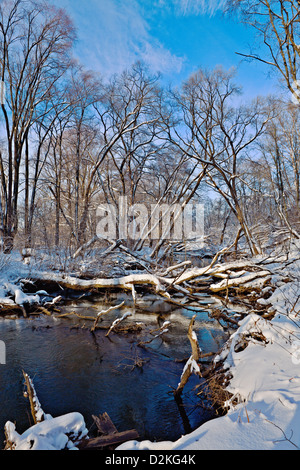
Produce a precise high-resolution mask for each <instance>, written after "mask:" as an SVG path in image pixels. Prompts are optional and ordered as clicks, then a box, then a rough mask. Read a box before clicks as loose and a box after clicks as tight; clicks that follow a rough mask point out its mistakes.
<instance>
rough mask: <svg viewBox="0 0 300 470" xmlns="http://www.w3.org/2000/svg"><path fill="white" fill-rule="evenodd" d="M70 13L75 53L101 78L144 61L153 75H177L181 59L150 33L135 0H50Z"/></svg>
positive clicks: (182, 61)
mask: <svg viewBox="0 0 300 470" xmlns="http://www.w3.org/2000/svg"><path fill="white" fill-rule="evenodd" d="M54 1H56V2H57V3H58V4H59V5H60V6H63V7H65V8H66V10H67V11H68V12H69V13H71V16H72V17H73V19H74V22H75V24H76V26H77V28H78V38H79V43H78V47H77V53H78V55H80V59H81V61H82V62H83V63H84V65H85V66H87V67H89V68H91V69H94V70H95V69H96V70H99V71H101V73H102V75H103V76H107V77H108V76H110V75H111V74H113V73H119V72H122V71H123V70H124V69H125V68H127V67H129V66H130V65H132V64H133V63H134V62H136V61H138V60H141V61H144V62H145V63H146V64H147V65H148V66H149V67H150V69H151V70H152V71H153V72H158V71H160V72H162V73H179V72H180V71H181V69H182V67H183V63H184V60H185V59H184V58H183V57H179V56H176V55H175V54H172V52H171V51H170V50H168V49H167V48H166V47H165V46H164V45H163V44H162V43H161V42H160V41H159V39H158V38H155V37H153V35H152V34H151V31H150V28H149V24H148V22H147V20H146V19H145V18H144V16H143V14H142V10H141V4H140V2H139V1H137V0H130V1H124V0H105V1H104V0H101V1H99V0H89V1H88V2H84V1H81V0H62V1H61V0H60V1H58V0H54Z"/></svg>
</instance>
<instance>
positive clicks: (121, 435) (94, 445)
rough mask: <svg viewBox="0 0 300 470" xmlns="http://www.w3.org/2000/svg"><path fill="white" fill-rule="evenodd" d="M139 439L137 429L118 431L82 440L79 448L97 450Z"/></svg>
mask: <svg viewBox="0 0 300 470" xmlns="http://www.w3.org/2000/svg"><path fill="white" fill-rule="evenodd" d="M137 439H139V434H138V432H137V431H136V430H135V429H132V430H130V431H124V432H118V433H115V434H111V435H108V436H100V437H95V438H93V439H88V440H86V441H82V442H80V443H79V444H78V445H77V448H78V449H79V450H97V449H102V448H103V447H110V446H116V445H119V444H122V443H123V442H127V441H136V440H137Z"/></svg>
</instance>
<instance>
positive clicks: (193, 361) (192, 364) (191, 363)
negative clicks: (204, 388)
mask: <svg viewBox="0 0 300 470" xmlns="http://www.w3.org/2000/svg"><path fill="white" fill-rule="evenodd" d="M196 317H197V315H194V316H193V318H192V320H191V323H190V326H189V331H188V338H189V340H190V343H191V347H192V355H191V357H190V358H189V360H188V361H187V363H186V365H185V367H184V370H183V373H182V375H181V379H180V383H179V384H178V387H177V389H176V390H175V392H174V395H175V397H176V396H177V397H178V396H180V395H181V394H182V392H183V389H184V387H185V386H186V384H187V382H188V380H189V378H190V376H191V375H192V374H193V373H195V374H196V375H198V376H199V377H202V375H201V371H200V367H199V364H198V362H199V359H200V355H201V349H200V347H199V343H198V338H197V335H196V333H195V332H194V330H193V327H194V324H195V320H196Z"/></svg>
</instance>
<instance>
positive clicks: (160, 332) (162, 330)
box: [138, 321, 171, 347]
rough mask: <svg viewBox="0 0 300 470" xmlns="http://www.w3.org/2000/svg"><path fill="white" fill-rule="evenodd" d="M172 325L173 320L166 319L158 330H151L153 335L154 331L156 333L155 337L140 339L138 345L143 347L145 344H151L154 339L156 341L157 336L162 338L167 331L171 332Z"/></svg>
mask: <svg viewBox="0 0 300 470" xmlns="http://www.w3.org/2000/svg"><path fill="white" fill-rule="evenodd" d="M170 325H171V322H169V321H166V322H165V323H164V324H163V325H162V326H161V327H160V328H157V329H156V330H152V331H150V334H151V335H153V333H156V335H154V336H153V338H151V339H150V340H148V341H140V342H139V343H138V346H139V347H142V346H144V345H145V344H150V343H152V341H154V340H155V339H157V338H160V337H161V336H162V335H164V334H165V333H168V332H169V329H168V327H169V326H170Z"/></svg>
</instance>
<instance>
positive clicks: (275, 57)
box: [226, 0, 300, 101]
mask: <svg viewBox="0 0 300 470" xmlns="http://www.w3.org/2000/svg"><path fill="white" fill-rule="evenodd" d="M226 10H227V11H229V12H231V13H234V14H236V13H240V15H241V18H242V20H243V21H244V22H245V23H246V24H247V25H250V26H251V27H252V28H254V30H255V31H256V33H257V36H258V41H257V43H256V44H257V45H259V50H258V51H255V50H252V51H250V52H248V53H242V52H238V54H240V55H241V56H244V57H246V58H249V59H255V60H258V61H260V62H262V63H264V64H266V65H268V66H270V67H271V68H273V69H274V70H276V71H277V72H279V75H280V78H281V79H282V80H283V81H284V82H285V84H286V86H287V88H288V89H289V91H290V92H291V93H292V95H293V96H294V97H295V100H297V101H299V96H300V86H299V85H298V83H297V81H298V79H299V59H300V44H299V37H300V23H299V20H300V4H299V1H298V0H227V8H226Z"/></svg>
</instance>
